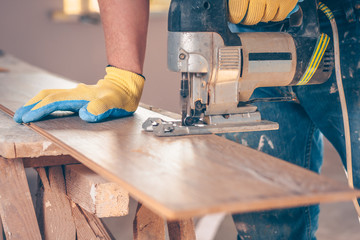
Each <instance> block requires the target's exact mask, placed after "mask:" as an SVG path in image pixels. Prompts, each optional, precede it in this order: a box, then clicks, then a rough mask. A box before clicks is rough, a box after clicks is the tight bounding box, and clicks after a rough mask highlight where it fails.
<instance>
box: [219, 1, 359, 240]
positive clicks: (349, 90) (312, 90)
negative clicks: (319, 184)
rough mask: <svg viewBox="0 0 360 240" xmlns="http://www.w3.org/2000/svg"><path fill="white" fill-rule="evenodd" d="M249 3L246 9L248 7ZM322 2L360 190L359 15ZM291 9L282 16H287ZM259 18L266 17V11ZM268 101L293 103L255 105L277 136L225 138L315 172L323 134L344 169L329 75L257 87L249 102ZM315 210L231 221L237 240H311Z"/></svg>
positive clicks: (346, 6)
mask: <svg viewBox="0 0 360 240" xmlns="http://www.w3.org/2000/svg"><path fill="white" fill-rule="evenodd" d="M232 1H234V2H235V0H230V3H231V2H232ZM240 1H241V2H247V1H242V0H240ZM251 1H252V0H250V5H249V6H251ZM304 1H307V0H304ZM255 2H262V3H264V4H266V3H268V2H269V5H270V3H273V2H274V3H275V2H276V3H277V4H280V7H281V6H282V4H283V3H284V2H286V3H287V4H289V2H291V1H289V0H284V1H281V0H277V1H271V0H270V1H257V0H255ZM322 2H324V3H325V4H326V5H327V6H328V7H329V8H330V9H331V10H332V11H333V12H334V14H335V19H336V22H337V25H338V28H339V37H340V53H341V68H342V74H343V85H344V90H345V95H346V100H347V108H348V114H349V118H350V130H351V142H352V156H353V159H352V162H353V176H354V185H355V187H356V188H360V147H359V146H360V143H359V141H360V76H359V73H360V72H359V69H360V37H359V24H358V18H359V15H357V16H356V9H359V8H355V6H354V5H353V2H359V1H352V0H343V1H338V0H323V1H322ZM267 6H268V5H267ZM288 6H290V5H288ZM291 7H292V6H290V8H291ZM290 8H288V9H287V10H286V11H291V9H290ZM262 9H263V8H262ZM231 10H232V9H231V8H230V13H232V12H231ZM249 13H250V12H249V11H248V14H249ZM351 13H353V14H351ZM232 14H234V15H235V16H236V17H233V18H231V19H236V21H233V22H235V23H238V22H239V20H240V23H241V21H245V20H241V19H242V16H243V14H239V15H240V17H237V15H238V13H237V12H236V11H234V12H233V13H232ZM232 14H230V15H232ZM263 15H264V16H266V14H265V11H263ZM249 18H250V16H249ZM254 18H255V17H254ZM319 18H320V23H321V31H322V32H324V33H326V34H328V35H329V36H332V32H331V27H330V24H329V20H328V19H327V18H326V17H325V15H324V14H322V13H319ZM267 20H268V19H267ZM258 21H259V18H257V21H254V20H251V21H250V23H251V24H252V23H255V24H256V23H257V22H258ZM240 30H241V29H240ZM304 50H305V49H304ZM272 97H293V98H294V99H295V101H293V102H277V103H274V102H272V103H258V104H256V105H257V107H258V109H259V111H260V113H261V115H262V117H263V118H264V119H266V120H270V121H274V122H278V123H279V126H280V129H279V130H278V131H267V132H251V133H228V134H225V136H226V137H227V138H228V139H230V140H233V141H236V142H239V143H242V144H245V145H247V146H249V147H251V148H255V149H257V150H260V151H262V152H265V153H268V154H270V155H272V156H275V157H278V158H280V159H283V160H286V161H288V162H290V163H293V164H296V165H299V166H301V167H304V168H306V169H309V170H311V171H314V172H316V173H320V170H321V165H322V161H323V135H324V136H325V137H326V138H327V139H328V140H329V141H330V142H331V144H332V145H333V146H334V147H335V148H336V150H337V152H338V153H339V155H340V157H341V159H342V162H343V164H344V166H345V168H346V150H345V138H344V127H343V119H342V111H341V105H340V99H339V92H338V89H337V84H336V79H335V74H334V73H333V74H332V76H331V78H330V79H329V80H328V81H327V82H326V83H323V84H320V85H307V86H295V87H271V88H258V89H256V90H255V91H254V93H253V95H252V98H272ZM279 178H281V176H279ZM319 211H320V209H319V205H312V206H306V207H298V208H291V209H281V210H272V211H262V212H254V213H246V214H236V215H234V216H233V219H234V222H235V225H236V229H237V231H238V236H239V237H238V239H261V240H268V239H269V240H270V239H271V240H275V239H276V240H277V239H295V240H305V239H306V240H314V239H316V236H315V232H316V230H317V228H318V218H319ZM339 224H341V223H340V222H339Z"/></svg>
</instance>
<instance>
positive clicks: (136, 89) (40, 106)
mask: <svg viewBox="0 0 360 240" xmlns="http://www.w3.org/2000/svg"><path fill="white" fill-rule="evenodd" d="M106 73H107V74H106V76H105V77H104V79H102V80H100V81H98V83H97V84H96V85H85V84H79V85H78V86H77V87H76V88H73V89H48V90H43V91H41V92H40V93H39V94H38V95H36V96H35V97H34V98H32V99H31V100H30V101H29V102H27V103H26V104H25V105H24V106H23V107H21V108H19V109H18V110H17V111H16V113H15V116H14V120H15V121H16V122H18V123H21V122H33V121H38V120H40V119H41V118H43V117H45V116H47V115H49V114H50V113H52V112H54V111H58V110H60V111H73V112H79V116H80V118H81V119H83V120H85V121H87V122H99V121H101V120H103V119H105V118H108V117H124V116H129V115H131V114H133V113H134V112H135V110H136V109H137V106H138V104H139V101H140V97H141V93H142V89H143V86H144V81H145V79H144V77H142V76H141V75H138V74H136V73H132V72H129V71H125V70H121V69H118V68H116V67H107V68H106Z"/></svg>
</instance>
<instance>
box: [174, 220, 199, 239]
mask: <svg viewBox="0 0 360 240" xmlns="http://www.w3.org/2000/svg"><path fill="white" fill-rule="evenodd" d="M167 225H168V231H169V239H170V240H194V239H196V236H195V226H194V222H193V220H192V219H187V220H179V221H173V222H171V221H170V222H168V223H167ZM199 240H201V239H199Z"/></svg>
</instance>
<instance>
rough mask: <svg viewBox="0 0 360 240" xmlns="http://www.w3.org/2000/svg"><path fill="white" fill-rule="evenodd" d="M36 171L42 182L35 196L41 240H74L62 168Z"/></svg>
mask: <svg viewBox="0 0 360 240" xmlns="http://www.w3.org/2000/svg"><path fill="white" fill-rule="evenodd" d="M36 170H37V172H38V173H39V176H40V179H41V182H42V188H41V189H40V191H41V193H40V194H39V192H38V194H37V195H38V198H37V213H38V214H37V215H38V220H39V223H40V222H41V224H39V225H40V226H41V228H40V230H41V234H42V236H43V239H49V240H53V239H54V240H57V239H75V238H76V230H75V223H74V220H73V217H72V211H71V206H70V201H69V199H68V198H67V196H66V189H65V180H64V175H63V169H62V167H61V166H57V167H49V168H48V169H45V168H37V169H36Z"/></svg>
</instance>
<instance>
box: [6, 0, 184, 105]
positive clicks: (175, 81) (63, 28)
mask: <svg viewBox="0 0 360 240" xmlns="http://www.w3.org/2000/svg"><path fill="white" fill-rule="evenodd" d="M61 4H62V0H51V1H49V0H48V1H46V0H32V1H24V0H11V1H9V0H0V49H2V50H4V51H5V52H6V53H10V54H12V55H15V56H16V57H18V58H20V59H23V60H25V61H27V62H29V63H31V64H33V65H36V66H39V67H41V68H43V69H46V70H48V71H50V72H53V73H56V74H59V75H62V76H64V77H66V78H69V79H73V80H76V81H80V82H84V83H89V84H93V83H96V82H97V80H99V79H100V78H102V77H103V76H104V68H105V66H106V65H107V62H106V55H105V45H104V37H103V32H102V27H101V24H99V25H89V24H83V23H57V22H54V21H52V20H51V18H50V12H51V11H52V10H55V9H61ZM166 21H167V19H166V14H164V15H162V16H158V15H157V16H151V19H150V25H149V35H148V45H147V56H146V60H145V67H144V75H145V77H146V79H147V81H146V85H145V90H144V93H143V97H142V100H141V101H142V102H144V103H148V104H152V105H154V106H156V107H161V108H164V109H167V110H172V111H175V112H178V111H179V110H178V109H179V106H178V95H179V93H178V88H179V87H178V86H179V85H180V81H179V76H178V75H177V74H176V73H171V72H169V71H168V70H167V67H166V38H167V22H166Z"/></svg>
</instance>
